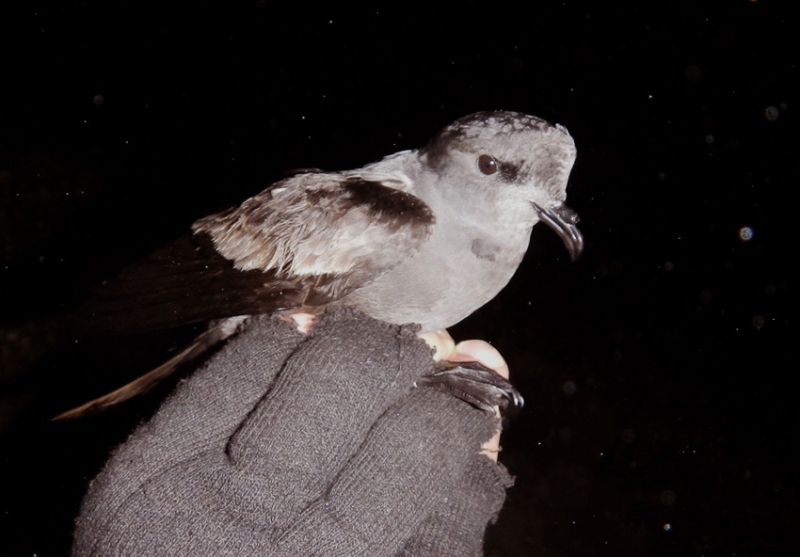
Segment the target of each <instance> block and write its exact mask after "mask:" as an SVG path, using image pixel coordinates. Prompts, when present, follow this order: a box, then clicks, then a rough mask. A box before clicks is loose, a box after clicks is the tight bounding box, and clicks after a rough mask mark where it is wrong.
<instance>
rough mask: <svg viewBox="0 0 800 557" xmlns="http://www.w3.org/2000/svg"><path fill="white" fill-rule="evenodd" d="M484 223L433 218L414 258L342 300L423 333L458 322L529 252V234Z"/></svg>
mask: <svg viewBox="0 0 800 557" xmlns="http://www.w3.org/2000/svg"><path fill="white" fill-rule="evenodd" d="M437 216H438V217H443V215H441V213H440V214H439V215H437ZM489 224H491V223H486V225H479V226H476V224H475V223H470V222H461V221H459V220H458V219H453V220H452V221H449V222H448V219H447V218H446V217H444V218H439V219H437V225H436V227H435V228H434V231H433V233H432V234H431V237H430V238H429V240H428V241H427V242H426V243H425V244H424V245H423V246H422V247H421V248H420V250H419V251H418V252H417V253H416V254H415V255H414V256H413V257H410V258H408V259H405V260H404V261H401V262H400V263H398V265H397V266H395V267H394V268H392V269H390V270H389V271H387V272H386V273H384V274H383V275H381V276H380V277H378V278H376V279H375V280H374V281H372V282H370V283H369V284H366V285H364V286H363V287H362V288H360V289H359V290H357V291H355V292H353V293H351V294H350V295H348V296H347V297H345V298H344V299H342V300H341V301H342V302H343V303H345V304H347V305H351V306H354V307H357V308H358V309H360V310H362V311H364V312H365V313H368V314H369V315H371V316H373V317H375V318H377V319H381V320H384V321H388V322H390V323H397V324H404V323H419V324H420V325H422V330H423V331H433V330H438V329H443V328H446V327H449V326H451V325H454V324H456V323H458V322H459V321H461V320H462V319H464V318H465V317H467V316H468V315H470V314H471V313H473V312H474V311H475V310H477V309H478V308H480V307H481V306H483V305H484V304H485V303H487V302H488V301H489V300H491V299H492V298H494V297H495V296H496V295H497V293H498V292H500V290H502V288H503V287H504V286H505V285H506V284H507V283H508V281H509V280H510V279H511V277H512V276H513V274H514V272H515V271H516V269H517V267H518V266H519V263H520V261H521V260H522V257H523V256H524V254H525V250H526V249H527V247H528V240H529V236H530V229H526V230H524V229H519V228H517V229H513V230H502V229H500V228H498V227H497V226H494V227H492V226H489ZM494 224H495V225H496V223H494Z"/></svg>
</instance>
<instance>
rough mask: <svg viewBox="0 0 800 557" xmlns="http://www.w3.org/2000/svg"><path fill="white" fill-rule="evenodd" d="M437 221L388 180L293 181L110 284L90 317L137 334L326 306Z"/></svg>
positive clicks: (202, 226) (201, 227)
mask: <svg viewBox="0 0 800 557" xmlns="http://www.w3.org/2000/svg"><path fill="white" fill-rule="evenodd" d="M433 224H434V216H433V213H432V211H431V210H430V208H429V207H428V206H427V205H426V204H425V203H423V202H422V201H420V200H419V199H418V198H416V197H414V196H413V195H411V194H409V193H406V192H403V191H400V190H398V189H395V188H393V187H390V186H388V185H386V183H381V182H376V181H367V180H364V179H361V178H358V177H353V176H345V175H340V174H303V175H300V176H295V177H293V178H290V179H287V180H284V181H282V182H278V183H277V184H275V186H274V187H272V188H270V189H268V190H265V191H263V192H261V193H260V194H258V195H257V196H255V197H252V198H250V199H248V200H247V201H245V202H244V203H243V204H242V205H240V206H239V207H236V208H234V209H229V210H227V211H224V212H222V213H218V214H216V215H211V216H209V217H206V218H203V219H200V220H198V221H197V222H196V223H195V224H194V225H193V226H192V230H193V234H191V235H189V236H185V237H182V238H180V239H178V240H176V241H175V242H173V243H171V244H168V245H167V246H164V247H163V248H161V249H159V250H157V251H156V252H155V253H153V254H152V255H151V256H150V257H149V258H148V259H147V260H145V261H143V262H141V263H139V264H136V265H134V266H132V267H130V268H128V269H126V270H124V271H123V272H122V273H121V274H120V275H119V276H118V277H117V278H115V279H112V280H110V281H107V282H106V283H103V284H102V285H101V286H100V288H98V291H97V293H96V295H95V297H94V298H93V299H92V300H90V301H89V302H88V303H87V304H86V305H85V306H84V308H83V311H82V313H83V315H84V321H85V323H86V325H87V326H88V330H89V331H90V332H101V333H131V332H141V331H146V330H154V329H159V328H169V327H176V326H180V325H185V324H189V323H195V322H200V321H206V320H209V319H215V318H222V317H227V316H233V315H250V314H263V313H272V312H276V311H287V310H293V309H300V308H305V309H309V308H315V307H319V306H323V305H325V304H328V303H330V302H332V301H335V300H337V299H339V298H341V297H342V296H344V295H346V294H348V293H349V292H352V291H353V290H354V289H357V288H359V287H360V286H362V285H363V284H366V283H368V282H370V281H371V280H374V279H375V278H376V277H377V276H379V275H380V274H382V273H384V272H385V271H387V270H388V269H390V268H392V267H393V266H394V265H396V264H397V263H398V262H399V261H401V260H403V259H404V258H407V257H410V256H412V255H413V254H414V253H416V251H417V250H418V249H419V247H420V246H421V245H422V244H423V243H424V242H425V241H426V240H427V238H428V236H429V235H430V232H431V229H432V227H433Z"/></svg>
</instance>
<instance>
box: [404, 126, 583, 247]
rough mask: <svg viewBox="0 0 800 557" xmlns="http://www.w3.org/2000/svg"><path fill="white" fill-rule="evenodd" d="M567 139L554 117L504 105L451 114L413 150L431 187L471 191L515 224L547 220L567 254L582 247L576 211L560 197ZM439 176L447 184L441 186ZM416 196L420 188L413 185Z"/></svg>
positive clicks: (452, 192) (571, 147)
mask: <svg viewBox="0 0 800 557" xmlns="http://www.w3.org/2000/svg"><path fill="white" fill-rule="evenodd" d="M575 155H576V149H575V142H574V141H573V139H572V137H571V136H570V135H569V133H568V132H567V130H566V128H564V127H563V126H560V125H553V124H550V123H549V122H547V121H545V120H542V119H541V118H537V117H535V116H529V115H527V114H521V113H518V112H507V111H487V112H477V113H475V114H470V115H468V116H464V117H463V118H459V119H458V120H456V121H455V122H453V123H452V124H450V125H449V126H447V127H445V128H444V129H443V130H441V131H440V132H439V133H438V134H436V136H434V138H433V139H432V140H431V141H430V142H428V144H427V145H426V146H425V147H423V148H422V149H420V150H419V156H420V160H421V161H422V162H423V164H424V166H425V168H427V170H428V171H430V172H432V173H433V174H434V175H435V176H437V180H436V182H439V183H437V184H436V185H435V189H436V191H437V192H438V193H439V194H442V195H446V196H451V197H452V199H451V201H453V202H457V200H458V199H459V198H471V201H470V202H471V203H474V202H475V199H474V198H475V197H478V198H479V199H480V201H481V203H483V204H485V205H486V206H493V207H494V208H496V210H499V211H500V212H501V213H502V214H503V215H504V217H505V218H508V219H513V221H514V222H517V223H519V224H520V226H532V225H533V224H535V223H536V222H538V221H540V220H541V221H543V222H545V223H546V224H547V225H548V226H550V227H551V228H553V229H554V230H555V231H556V233H558V235H559V237H561V239H562V241H563V242H564V244H565V245H566V247H567V250H568V251H569V253H570V257H571V258H572V259H573V260H575V259H577V257H578V256H579V255H580V253H581V251H582V250H583V237H582V235H581V233H580V231H579V230H578V228H577V226H576V224H577V222H578V215H577V213H575V212H574V211H572V210H571V209H570V208H569V207H567V206H566V205H565V201H566V198H567V181H568V179H569V173H570V170H572V165H573V163H574V162H575ZM442 181H447V182H449V184H448V185H447V186H444V187H443V184H441V182H442ZM420 194H422V195H423V196H424V193H423V192H420Z"/></svg>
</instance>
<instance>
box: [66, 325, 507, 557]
mask: <svg viewBox="0 0 800 557" xmlns="http://www.w3.org/2000/svg"><path fill="white" fill-rule="evenodd" d="M432 370H433V360H432V358H431V351H430V349H429V348H428V346H427V345H426V344H425V343H424V342H423V341H421V340H419V339H418V338H417V337H416V335H415V329H414V327H410V326H395V325H389V324H387V323H383V322H380V321H376V320H374V319H372V318H369V317H367V316H365V315H363V314H360V313H358V312H355V311H353V310H349V309H338V310H335V311H331V312H329V313H328V314H326V315H325V316H323V317H322V319H321V320H320V322H319V323H318V324H316V325H315V326H314V329H313V332H312V333H311V335H309V336H307V337H306V336H303V335H301V334H300V333H298V332H297V331H296V330H295V329H294V328H293V327H292V326H290V325H289V324H287V323H286V322H284V321H282V320H280V319H278V318H274V317H273V318H269V317H259V318H254V319H253V320H252V321H251V322H250V324H249V325H248V326H247V327H246V329H245V330H244V331H242V333H240V334H239V335H238V336H237V337H235V338H234V339H232V340H231V341H230V342H229V343H228V344H227V345H226V346H225V347H224V348H223V349H222V350H221V351H219V352H218V353H217V354H216V355H215V356H214V357H212V358H211V359H210V360H209V361H208V362H207V364H206V365H205V366H204V367H203V368H202V369H200V370H199V371H198V372H196V373H195V374H194V375H193V376H192V377H191V378H190V379H188V380H186V381H184V382H182V383H181V384H180V385H179V386H178V388H177V389H176V390H175V392H174V393H173V394H172V395H171V396H170V397H169V399H168V400H167V401H166V402H165V403H164V405H163V406H162V407H161V409H160V410H159V411H158V412H157V414H156V415H155V416H154V417H153V418H152V419H151V420H150V421H149V422H148V423H146V424H144V425H142V426H140V427H139V428H138V429H137V430H136V431H135V432H134V433H133V434H132V435H131V437H130V438H129V439H128V440H127V441H126V442H125V443H124V444H123V445H122V446H121V447H119V448H118V449H117V450H116V451H115V453H114V454H113V456H112V457H111V459H110V460H109V462H108V463H107V464H106V466H105V468H104V470H103V471H102V472H101V473H100V474H99V476H98V477H97V478H95V480H93V481H92V483H91V485H90V488H89V491H88V494H87V495H86V498H85V500H84V502H83V506H82V509H81V514H80V517H79V518H78V519H77V525H76V531H75V540H74V546H73V555H74V556H76V557H77V556H88V555H96V556H104V557H114V556H117V557H121V556H136V557H145V556H151V555H169V556H188V555H197V556H222V555H231V556H233V555H235V556H239V557H240V556H249V555H253V556H255V555H258V556H317V555H319V556H322V555H324V556H339V555H341V556H349V557H353V556H362V555H363V556H371V557H373V556H374V557H380V556H400V555H401V556H411V555H414V556H429V555H430V556H434V555H435V556H447V555H454V556H455V555H458V556H465V555H466V556H478V555H482V545H483V535H484V530H485V528H486V524H487V522H489V521H490V520H493V518H494V517H495V516H496V514H497V513H498V512H499V509H500V507H501V505H502V503H503V500H504V497H505V488H506V487H508V486H509V485H511V478H510V477H509V475H508V473H507V472H506V471H505V469H504V468H503V467H502V466H501V465H499V464H496V463H494V462H492V461H491V460H489V458H487V457H486V456H485V455H482V454H480V451H481V445H482V444H483V443H484V442H485V441H487V440H488V439H489V438H490V437H491V436H492V434H493V433H494V432H495V431H496V429H497V428H498V427H499V425H498V424H499V422H498V419H497V418H495V417H493V416H491V415H490V414H487V413H486V412H482V411H480V410H477V409H476V408H474V407H472V406H470V405H469V404H467V403H465V402H463V401H462V400H459V399H457V398H455V397H453V396H451V395H448V394H446V393H443V392H440V391H438V390H435V389H430V388H425V387H414V382H415V380H416V379H417V378H419V377H420V376H422V375H425V374H429V373H430V372H431V371H432Z"/></svg>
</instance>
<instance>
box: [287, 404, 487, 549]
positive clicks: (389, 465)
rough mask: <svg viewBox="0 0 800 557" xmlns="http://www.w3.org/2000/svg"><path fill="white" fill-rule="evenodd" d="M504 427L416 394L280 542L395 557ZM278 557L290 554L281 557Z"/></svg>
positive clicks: (380, 425)
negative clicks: (484, 444) (486, 445)
mask: <svg viewBox="0 0 800 557" xmlns="http://www.w3.org/2000/svg"><path fill="white" fill-rule="evenodd" d="M498 423H499V422H498V420H497V419H496V418H493V417H492V416H490V415H487V414H486V413H484V412H481V411H479V410H476V409H475V408H473V407H472V406H470V405H469V404H467V403H465V402H463V401H461V400H458V399H456V398H454V397H452V396H449V395H446V394H444V393H441V392H438V391H433V390H430V389H415V390H414V391H412V392H411V393H410V394H409V395H408V396H407V397H405V398H404V399H403V400H402V401H400V402H399V403H398V404H396V405H394V406H392V407H391V408H390V409H389V410H388V411H387V412H386V413H385V415H384V416H382V417H381V419H380V420H379V421H378V422H377V423H376V424H375V426H374V427H373V428H372V430H371V431H370V433H369V436H368V437H367V438H366V439H365V441H364V443H363V445H362V446H361V448H360V449H359V451H358V453H357V454H356V455H355V456H354V457H353V458H352V459H351V460H350V461H349V462H348V463H347V466H346V467H345V468H344V469H343V470H342V471H341V472H340V473H339V475H338V476H337V478H336V481H335V483H334V484H333V485H332V486H331V488H330V489H329V491H328V492H327V493H325V494H324V495H323V496H322V497H320V498H319V499H318V500H316V501H315V502H314V503H313V504H312V505H310V506H309V507H308V508H307V509H306V510H305V511H304V512H303V514H302V515H301V517H300V519H299V520H297V521H296V522H295V524H293V525H292V526H291V528H289V530H287V532H286V534H285V535H284V536H283V538H282V539H281V540H280V547H281V548H284V549H285V551H286V553H285V554H286V555H290V554H291V553H290V551H291V550H290V548H292V547H298V546H299V547H302V548H303V550H304V553H303V554H309V555H371V556H373V555H374V556H393V555H396V554H397V553H398V552H400V551H401V549H402V548H403V547H404V546H405V545H406V543H408V540H409V539H411V538H412V537H413V536H414V535H415V534H416V533H417V532H418V531H419V529H420V527H421V526H422V524H423V522H424V521H425V520H426V519H427V518H428V517H430V516H431V515H432V514H433V513H434V511H436V509H438V508H440V507H441V506H442V505H443V504H444V503H446V502H447V501H448V499H449V498H450V497H451V495H452V493H453V492H454V491H456V490H457V489H458V488H459V487H458V483H459V481H460V480H461V479H462V478H463V477H464V475H465V472H466V468H467V467H468V465H469V463H470V462H472V461H473V458H474V457H475V456H476V455H477V456H479V457H480V458H483V459H485V460H486V462H490V461H489V460H488V459H487V458H486V457H484V456H480V455H478V453H479V451H480V450H481V444H482V443H483V442H484V441H485V440H486V439H488V438H489V437H491V435H492V434H493V432H494V431H495V429H496V428H497V427H498ZM277 554H283V553H280V552H278V553H277Z"/></svg>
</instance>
